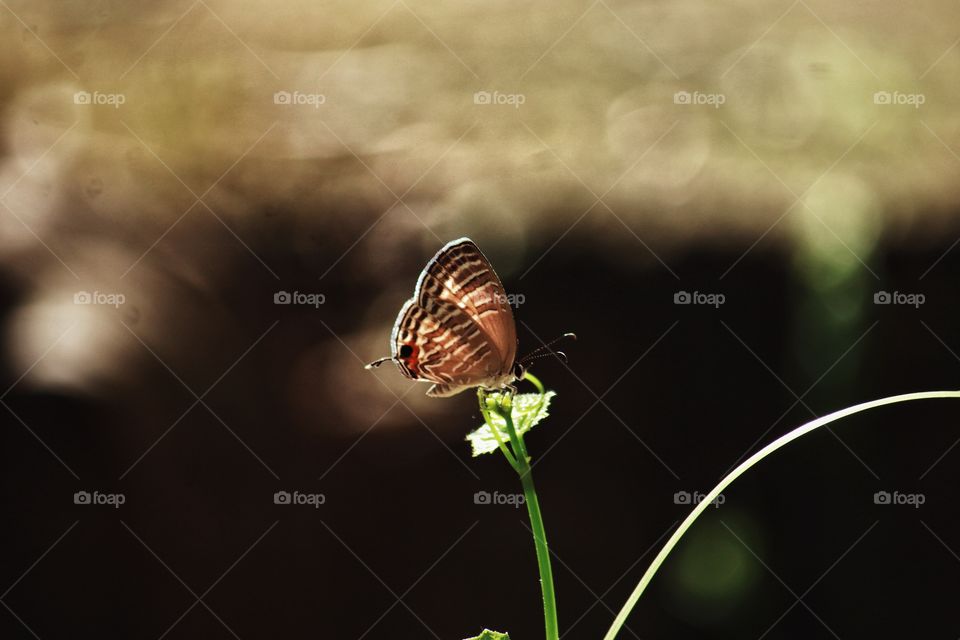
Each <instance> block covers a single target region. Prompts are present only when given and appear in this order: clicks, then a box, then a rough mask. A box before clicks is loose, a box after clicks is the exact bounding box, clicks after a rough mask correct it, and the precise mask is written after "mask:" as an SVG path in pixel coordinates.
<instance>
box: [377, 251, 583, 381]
mask: <svg viewBox="0 0 960 640" xmlns="http://www.w3.org/2000/svg"><path fill="white" fill-rule="evenodd" d="M569 335H572V334H569ZM390 342H391V347H392V351H391V352H392V354H393V355H391V356H390V357H388V358H380V359H379V360H376V361H374V362H371V363H370V364H368V365H367V368H368V369H371V368H373V367H379V366H380V365H381V364H383V363H384V362H388V361H391V360H392V361H394V362H396V363H397V366H398V367H399V368H400V372H401V373H403V375H405V376H406V377H408V378H410V379H411V380H422V381H425V382H432V383H433V386H431V387H430V388H429V389H428V390H427V395H428V396H433V397H437V398H443V397H447V396H452V395H454V394H457V393H460V392H461V391H464V390H466V389H469V388H471V387H484V388H486V389H501V388H503V387H508V388H511V389H513V383H514V382H515V381H517V380H519V379H520V378H522V377H523V373H524V368H523V364H522V362H517V361H516V356H517V326H516V323H515V322H514V319H513V310H512V309H511V308H510V304H509V302H508V298H507V294H506V291H504V288H503V284H501V283H500V278H498V277H497V274H496V272H495V271H494V270H493V266H491V264H490V261H489V260H487V258H486V256H484V255H483V253H481V252H480V248H479V247H477V245H476V243H474V242H473V240H470V239H469V238H460V239H459V240H454V241H453V242H449V243H447V244H446V246H444V247H443V248H442V249H440V251H438V252H437V255H435V256H433V258H432V259H431V260H430V261H429V262H428V263H427V266H426V267H424V269H423V272H422V273H421V274H420V279H419V280H417V288H416V289H415V290H414V293H413V297H412V298H410V299H409V300H407V302H406V303H405V304H404V305H403V307H402V308H401V309H400V315H399V316H397V322H396V324H395V325H394V326H393V334H392V335H391V338H390ZM543 348H548V346H545V347H541V349H538V350H537V351H541V350H542V349H543ZM534 353H536V352H534ZM557 353H558V355H561V356H562V354H561V353H559V352H557ZM531 355H533V354H531ZM524 360H527V358H524Z"/></svg>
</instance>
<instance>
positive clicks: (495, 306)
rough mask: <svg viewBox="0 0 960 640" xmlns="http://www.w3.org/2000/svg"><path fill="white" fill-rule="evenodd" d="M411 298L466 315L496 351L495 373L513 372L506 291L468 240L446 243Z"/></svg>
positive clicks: (513, 337)
mask: <svg viewBox="0 0 960 640" xmlns="http://www.w3.org/2000/svg"><path fill="white" fill-rule="evenodd" d="M414 297H415V299H416V300H417V302H418V303H419V304H420V306H422V307H427V306H428V302H429V301H430V300H431V299H440V300H442V301H444V302H448V303H451V304H453V305H456V306H457V307H458V308H460V309H461V310H462V311H463V312H464V313H466V314H467V315H468V316H469V317H470V319H471V320H473V322H474V323H475V324H476V326H477V327H478V328H479V329H480V332H481V334H482V335H483V336H484V337H485V338H486V340H487V341H488V342H489V343H490V345H491V346H492V347H493V349H494V350H495V351H496V357H497V358H498V360H499V369H498V371H495V372H491V375H501V376H502V375H504V374H507V373H509V372H510V371H512V370H513V364H514V360H515V359H516V356H517V326H516V323H515V322H514V319H513V310H512V309H511V308H510V304H509V303H508V301H507V292H506V291H505V290H504V288H503V284H501V282H500V278H499V277H497V273H496V272H495V271H494V270H493V266H492V265H491V264H490V261H489V260H487V258H486V256H484V255H483V253H481V251H480V248H479V247H478V246H477V245H476V244H475V243H474V242H473V240H470V239H469V238H460V239H459V240H454V241H453V242H450V243H448V244H447V245H446V246H445V247H443V248H442V249H440V251H438V252H437V255H435V256H434V257H433V259H432V260H430V262H428V263H427V266H426V268H425V269H424V270H423V273H422V274H421V275H420V280H419V281H418V282H417V290H416V293H415V294H414Z"/></svg>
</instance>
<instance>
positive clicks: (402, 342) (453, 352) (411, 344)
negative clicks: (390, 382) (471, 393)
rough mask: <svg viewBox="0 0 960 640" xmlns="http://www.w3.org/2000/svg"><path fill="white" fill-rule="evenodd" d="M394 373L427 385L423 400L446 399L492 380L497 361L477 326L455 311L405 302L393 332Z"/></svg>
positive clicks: (434, 303)
mask: <svg viewBox="0 0 960 640" xmlns="http://www.w3.org/2000/svg"><path fill="white" fill-rule="evenodd" d="M392 343H393V350H394V353H393V355H394V359H395V360H396V362H397V364H398V366H399V367H400V371H401V372H402V373H403V374H404V375H405V376H406V377H408V378H410V379H411V380H426V381H429V382H433V383H434V386H432V387H431V388H430V389H429V390H428V391H427V395H431V396H448V395H453V394H455V393H459V392H460V391H463V390H464V389H467V388H469V387H471V386H475V385H477V384H481V383H484V382H486V381H489V380H492V379H495V378H496V377H497V375H498V374H499V368H500V358H499V354H498V352H497V351H496V348H495V347H494V346H493V345H492V344H491V343H490V341H489V340H488V339H487V337H486V334H485V333H484V332H483V331H482V329H481V328H480V326H479V325H477V323H476V322H474V321H473V319H472V318H471V317H470V316H469V315H468V314H467V313H466V312H465V311H464V310H463V309H461V308H460V307H458V306H457V305H455V304H453V303H451V302H447V301H445V300H441V299H439V298H428V299H427V300H426V301H425V303H424V305H421V304H419V302H418V301H417V299H416V298H411V299H410V300H408V301H407V302H406V304H404V305H403V308H402V309H401V310H400V315H399V316H398V318H397V323H396V325H395V326H394V329H393V339H392Z"/></svg>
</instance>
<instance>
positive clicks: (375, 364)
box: [364, 356, 393, 369]
mask: <svg viewBox="0 0 960 640" xmlns="http://www.w3.org/2000/svg"><path fill="white" fill-rule="evenodd" d="M391 360H393V356H387V357H386V358H380V359H379V360H374V361H373V362H371V363H370V364H368V365H366V366H365V367H364V369H376V368H377V367H379V366H380V365H382V364H383V363H384V362H390V361H391Z"/></svg>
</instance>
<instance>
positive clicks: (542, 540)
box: [478, 373, 560, 640]
mask: <svg viewBox="0 0 960 640" xmlns="http://www.w3.org/2000/svg"><path fill="white" fill-rule="evenodd" d="M525 377H526V378H527V379H528V380H530V382H532V383H533V384H534V386H536V387H537V389H538V390H539V391H540V395H541V397H542V396H543V394H544V393H545V392H544V388H543V385H542V384H541V383H540V381H539V380H537V379H536V378H534V377H533V376H532V375H530V374H529V373H527V374H526V375H525ZM478 395H479V399H480V407H481V411H485V410H486V409H487V408H488V405H487V404H486V396H485V395H484V394H483V393H482V392H481V393H480V394H478ZM501 399H502V398H501ZM498 400H499V399H498ZM493 407H494V408H493V410H494V411H496V412H497V414H498V415H499V416H500V417H501V418H503V421H504V424H505V425H506V428H507V434H508V435H509V436H510V446H511V447H512V448H513V456H511V455H509V452H508V451H507V447H506V446H505V445H504V443H503V442H502V440H501V438H500V436H499V434H497V430H496V429H495V428H492V424H493V423H492V422H490V421H489V420H488V421H487V424H490V425H491V431H493V433H494V437H496V438H497V444H498V445H500V450H501V451H502V452H503V454H504V456H505V457H506V458H507V461H508V462H510V464H511V466H512V467H513V468H514V469H515V470H516V471H517V474H518V475H519V476H520V484H521V485H522V486H523V497H524V502H526V504H527V513H528V514H529V516H530V529H531V531H532V532H533V542H534V546H535V547H536V550H537V567H538V568H539V570H540V589H541V591H542V593H543V621H544V629H545V634H546V640H559V639H560V627H559V624H558V623H557V598H556V593H555V592H554V589H553V568H552V566H551V564H550V548H549V547H548V546H547V532H546V528H545V527H544V525H543V514H542V513H541V512H540V501H539V500H538V499H537V488H536V486H535V485H534V484H533V472H532V468H531V466H530V456H529V455H527V446H526V444H525V443H524V441H523V435H521V434H519V433H517V429H516V426H515V425H514V424H513V415H512V414H513V406H512V403H508V404H507V405H506V406H503V405H502V404H501V403H500V402H499V401H498V402H496V403H495V404H494V405H493ZM484 415H485V417H486V413H485V414H484Z"/></svg>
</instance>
